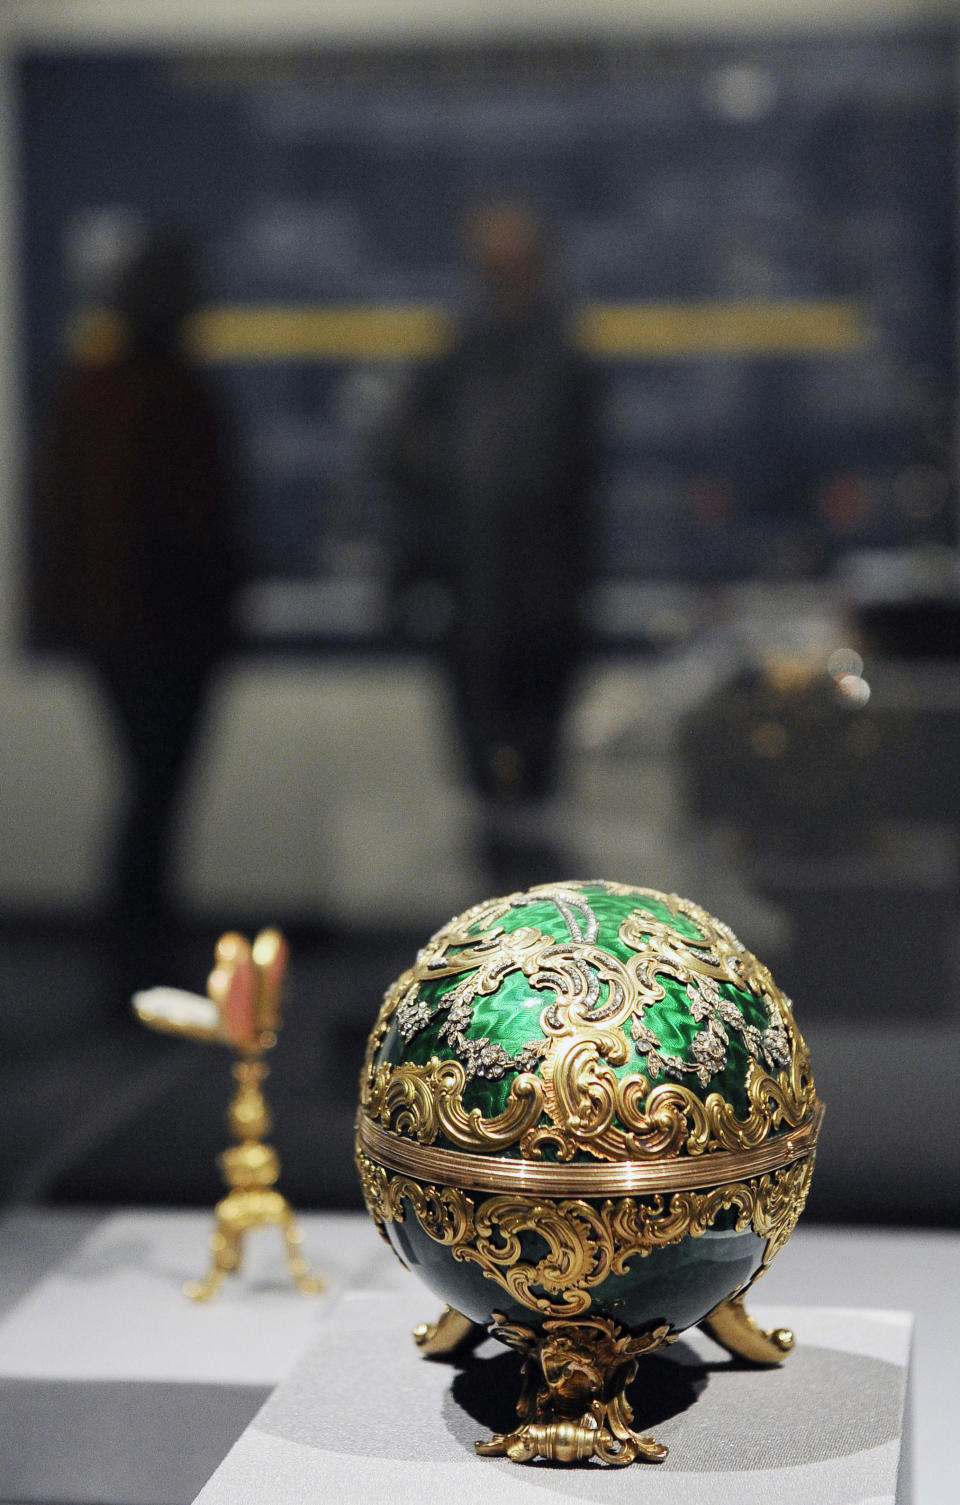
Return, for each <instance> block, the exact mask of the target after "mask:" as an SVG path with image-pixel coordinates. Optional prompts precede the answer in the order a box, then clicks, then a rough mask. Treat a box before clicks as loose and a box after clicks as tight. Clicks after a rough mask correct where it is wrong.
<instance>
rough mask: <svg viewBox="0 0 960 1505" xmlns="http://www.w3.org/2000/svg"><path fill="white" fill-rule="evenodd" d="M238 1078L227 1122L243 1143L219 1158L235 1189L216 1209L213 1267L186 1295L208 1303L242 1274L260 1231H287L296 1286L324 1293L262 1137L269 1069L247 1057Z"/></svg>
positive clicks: (266, 1129)
mask: <svg viewBox="0 0 960 1505" xmlns="http://www.w3.org/2000/svg"><path fill="white" fill-rule="evenodd" d="M233 1074H234V1077H235V1078H236V1082H237V1091H236V1093H235V1095H234V1098H233V1101H232V1102H231V1104H230V1108H229V1111H228V1114H227V1121H228V1123H229V1125H230V1128H231V1130H232V1131H233V1133H234V1135H235V1137H236V1138H237V1140H238V1141H239V1143H238V1144H235V1145H231V1147H230V1148H229V1149H228V1150H224V1152H223V1154H222V1155H221V1156H220V1169H221V1170H222V1172H223V1175H224V1179H225V1180H226V1183H227V1185H228V1186H229V1188H230V1190H229V1191H228V1193H227V1195H226V1196H225V1197H222V1198H221V1199H220V1201H219V1202H218V1203H217V1205H216V1208H215V1211H214V1218H215V1222H214V1227H213V1233H212V1234H211V1235H210V1252H211V1254H212V1256H213V1259H212V1262H211V1265H210V1269H209V1270H208V1271H207V1273H206V1275H205V1276H204V1277H203V1278H202V1280H191V1281H190V1282H189V1283H188V1284H187V1285H185V1286H184V1288H183V1289H184V1294H185V1295H186V1296H189V1297H190V1300H191V1301H209V1300H210V1298H211V1296H213V1295H215V1294H216V1292H217V1290H218V1289H219V1286H220V1284H221V1282H222V1281H223V1279H224V1277H225V1276H227V1275H232V1274H234V1272H235V1271H237V1270H239V1268H240V1264H241V1261H242V1259H243V1240H244V1238H245V1236H246V1235H247V1234H248V1233H251V1232H252V1231H253V1230H254V1229H256V1228H279V1229H280V1230H281V1231H282V1233H283V1239H284V1248H285V1250H286V1256H287V1265H288V1267H289V1270H290V1274H291V1276H292V1278H293V1283H294V1285H295V1286H296V1287H297V1290H299V1291H303V1292H304V1294H305V1295H312V1294H315V1293H316V1292H317V1291H322V1290H323V1288H324V1286H325V1285H326V1281H325V1280H324V1279H323V1278H322V1277H321V1276H319V1275H313V1274H312V1273H311V1270H310V1266H309V1264H308V1263H307V1261H306V1260H305V1259H304V1257H303V1253H302V1248H301V1246H302V1244H303V1234H302V1233H301V1231H300V1225H299V1223H298V1222H297V1220H296V1217H295V1216H294V1212H293V1208H292V1207H291V1206H290V1203H289V1202H288V1201H287V1199H286V1197H284V1196H282V1195H281V1193H280V1192H278V1191H277V1190H276V1188H275V1186H274V1183H275V1182H276V1180H277V1178H278V1176H279V1175H280V1160H279V1157H278V1155H277V1152H276V1150H274V1149H273V1147H272V1146H271V1145H269V1144H265V1143H264V1142H263V1139H262V1137H261V1136H262V1135H264V1134H266V1133H268V1132H269V1129H270V1114H269V1111H268V1109H267V1105H266V1102H265V1101H264V1097H263V1092H262V1090H261V1083H262V1082H263V1079H264V1077H265V1076H266V1075H267V1068H266V1066H265V1065H264V1064H263V1062H262V1061H261V1060H260V1058H259V1057H258V1056H247V1057H245V1058H244V1059H242V1060H239V1061H237V1062H236V1064H235V1065H234V1068H233Z"/></svg>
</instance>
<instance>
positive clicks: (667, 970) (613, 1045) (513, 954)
mask: <svg viewBox="0 0 960 1505" xmlns="http://www.w3.org/2000/svg"><path fill="white" fill-rule="evenodd" d="M603 887H604V888H605V890H606V891H607V892H609V893H615V894H621V895H625V896H629V897H630V898H631V899H635V900H636V907H635V908H634V909H633V910H632V911H631V912H630V913H629V914H628V915H627V916H626V917H625V918H624V919H623V920H622V921H621V924H620V927H619V935H620V940H621V941H622V942H623V944H624V946H625V947H627V948H628V949H629V951H630V953H631V954H630V956H629V959H628V960H626V961H623V960H620V959H619V958H618V957H617V956H614V955H613V954H611V953H610V952H609V951H608V950H605V949H604V948H602V947H600V946H598V945H596V944H595V941H596V933H597V923H598V922H597V919H596V915H595V914H594V912H593V910H592V908H591V906H590V904H589V903H588V902H587V900H586V898H585V897H584V895H583V894H582V893H580V892H579V891H578V890H577V889H576V887H575V886H573V885H561V886H559V887H558V886H556V885H552V886H551V885H544V886H542V887H541V888H535V889H531V890H530V891H529V892H528V893H527V894H522V895H512V896H510V897H508V898H506V899H498V900H491V901H489V902H487V903H485V904H482V905H477V906H475V908H474V909H472V910H468V911H467V912H466V913H465V914H464V915H462V916H460V917H459V918H458V919H456V920H453V921H451V922H450V924H449V925H447V926H446V927H444V928H443V929H442V930H440V931H438V932H437V934H436V935H435V936H433V937H432V939H431V940H430V941H429V942H428V943H427V945H426V946H425V947H424V948H423V950H422V951H421V952H420V953H419V955H418V957H417V960H416V962H415V964H414V966H413V967H412V968H410V969H409V970H408V971H407V972H405V973H404V974H403V975H402V976H401V977H400V978H398V980H397V982H396V983H395V984H394V985H393V987H392V988H390V989H389V990H388V992H387V994H386V997H385V998H384V1002H383V1006H382V1008H381V1010H380V1014H379V1017H378V1019H377V1023H376V1025H375V1026H374V1030H373V1033H372V1035H371V1037H370V1041H369V1044H368V1049H367V1057H366V1062H365V1066H364V1071H363V1075H362V1079H361V1106H362V1110H363V1111H364V1112H365V1113H366V1114H367V1115H368V1116H369V1117H370V1118H371V1119H373V1120H377V1121H379V1122H380V1123H381V1124H382V1125H383V1127H384V1128H386V1129H391V1130H393V1132H395V1133H397V1134H400V1135H403V1136H407V1137H411V1138H413V1139H416V1140H417V1141H418V1142H419V1143H420V1144H423V1145H429V1144H432V1143H434V1142H435V1141H436V1140H437V1138H438V1137H439V1136H440V1135H443V1136H445V1137H446V1139H447V1140H448V1141H449V1142H450V1143H451V1144H453V1145H455V1146H456V1147H457V1148H459V1149H468V1150H476V1151H479V1152H481V1153H483V1152H487V1153H491V1152H502V1151H504V1150H509V1149H514V1148H516V1149H517V1150H518V1151H519V1154H520V1156H521V1157H522V1158H525V1159H530V1160H543V1158H544V1156H545V1155H546V1157H547V1158H550V1159H556V1160H559V1161H569V1160H571V1159H572V1158H573V1157H574V1156H575V1155H577V1154H586V1155H589V1156H591V1157H593V1158H594V1159H597V1160H603V1161H620V1160H637V1161H640V1162H645V1161H648V1160H649V1159H650V1158H651V1157H665V1156H673V1155H679V1154H687V1155H693V1156H700V1155H704V1154H709V1153H710V1152H712V1151H716V1150H748V1149H753V1148H755V1147H756V1146H757V1145H759V1144H760V1143H761V1142H762V1141H763V1140H764V1139H766V1138H767V1136H769V1135H771V1134H773V1133H776V1132H777V1131H778V1130H781V1129H784V1128H786V1129H787V1130H789V1129H794V1128H797V1127H798V1126H799V1125H800V1124H802V1123H804V1122H807V1121H809V1120H810V1119H811V1117H812V1116H813V1115H814V1114H815V1112H816V1110H817V1106H818V1104H817V1097H816V1090H815V1087H814V1082H813V1077H812V1074H811V1070H810V1057H809V1053H808V1051H807V1047H806V1045H805V1043H804V1040H803V1037H802V1035H801V1034H800V1031H799V1030H798V1029H797V1026H796V1024H795V1022H794V1019H793V1015H792V1012H791V1009H790V1004H789V1000H788V999H787V998H786V997H785V995H784V994H783V993H781V992H780V990H779V989H778V988H777V986H776V984H775V983H774V981H773V979H772V977H771V975H770V973H769V971H768V970H767V968H766V967H764V966H763V965H762V963H760V962H759V961H758V960H757V959H756V957H754V956H753V955H752V953H751V952H749V951H748V950H747V949H746V947H745V946H743V945H742V944H741V942H740V941H739V940H738V939H737V937H736V936H735V935H734V934H733V932H732V931H731V930H730V929H729V928H728V927H727V926H725V925H723V924H722V923H721V922H720V921H719V920H716V919H714V918H713V916H711V915H709V914H708V913H707V912H706V911H705V910H703V909H701V908H700V907H699V906H698V905H695V904H692V903H691V902H690V901H688V900H684V899H679V898H677V896H676V895H667V896H665V895H662V894H657V893H656V892H655V891H654V890H650V889H635V888H628V887H626V886H624V885H619V884H613V883H608V884H605V885H603ZM539 899H550V900H551V901H552V902H553V903H554V905H555V906H556V907H557V909H558V910H559V912H560V913H561V914H562V915H563V917H564V920H565V922H566V924H567V927H568V929H569V931H570V937H571V938H570V939H569V940H565V941H558V940H556V939H555V938H554V937H552V936H550V935H547V934H544V933H543V932H541V931H539V930H538V929H536V928H535V927H533V926H521V927H518V928H517V929H515V930H513V931H511V932H506V931H504V929H503V927H502V926H500V925H499V924H498V923H497V922H498V921H499V920H500V919H502V917H503V915H504V914H505V913H506V912H507V911H508V910H509V909H511V907H522V906H523V905H524V904H531V903H535V902H537V901H538V900H539ZM650 901H656V902H657V904H659V905H661V906H663V905H666V906H667V909H668V912H669V913H670V915H671V920H664V919H662V918H660V917H659V916H658V915H657V914H656V913H654V911H653V910H652V909H651V908H649V907H648V904H649V903H650ZM679 921H684V922H686V928H683V927H682V926H681V925H680V924H679V923H677V922H679ZM513 971H519V972H522V973H523V975H524V976H525V977H526V979H527V980H528V982H529V984H530V986H531V987H532V988H534V989H536V990H537V991H539V992H542V993H543V994H544V995H545V1001H544V1005H543V1007H542V1009H541V1010H540V1013H539V1021H538V1022H539V1027H540V1030H541V1032H542V1039H540V1040H538V1041H535V1042H532V1043H531V1046H530V1047H529V1049H528V1050H527V1052H526V1054H524V1052H521V1053H520V1054H519V1055H518V1056H517V1057H515V1058H513V1059H512V1060H511V1058H509V1057H508V1056H506V1053H502V1059H499V1060H498V1061H497V1062H496V1064H495V1066H494V1067H493V1068H492V1069H487V1074H488V1075H497V1074H505V1072H506V1069H507V1067H509V1066H512V1067H513V1069H514V1070H515V1071H516V1075H515V1076H514V1078H513V1080H512V1081H511V1083H510V1086H509V1089H508V1092H507V1095H506V1103H505V1106H504V1108H503V1109H502V1111H501V1112H500V1113H498V1114H496V1115H493V1116H491V1117H489V1118H484V1116H483V1114H482V1112H481V1111H480V1109H479V1108H476V1107H474V1108H471V1109H467V1108H465V1107H464V1102H463V1098H464V1092H465V1090H466V1089H467V1088H468V1086H469V1083H470V1080H471V1071H472V1070H473V1066H472V1065H471V1057H470V1054H469V1052H470V1051H472V1052H473V1055H474V1056H476V1053H477V1051H478V1050H479V1048H480V1046H481V1045H482V1044H483V1043H484V1042H476V1041H474V1040H471V1039H468V1038H467V1037H466V1036H465V1035H464V1034H463V1033H462V1031H460V1030H459V1027H458V1026H457V1024H456V1020H457V1018H464V1017H467V1015H468V1014H469V1011H470V1010H471V1009H472V1006H473V1002H474V1000H475V999H478V998H480V997H483V996H489V995H491V994H493V993H495V992H496V991H497V989H498V988H499V987H500V985H501V983H502V982H503V980H504V978H505V977H506V976H507V974H508V973H510V972H513ZM438 978H456V979H459V980H458V981H456V982H455V984H454V986H453V988H452V989H451V990H450V991H449V992H448V993H446V994H445V995H444V996H443V999H442V1000H441V1001H439V1002H438V1003H437V1004H436V1005H435V1008H436V1010H437V1011H441V1010H442V1011H443V1012H444V1013H445V1019H446V1022H445V1023H443V1025H442V1027H441V1036H442V1037H443V1035H444V1031H446V1032H447V1033H446V1036H445V1038H446V1039H447V1040H448V1042H450V1043H451V1046H452V1049H453V1050H454V1051H455V1052H459V1054H460V1056H461V1059H456V1058H450V1059H440V1057H439V1056H433V1057H431V1059H430V1060H429V1061H428V1062H426V1064H422V1065H421V1064H414V1063H411V1062H403V1063H401V1064H399V1065H394V1064H391V1063H389V1062H379V1063H378V1056H379V1053H380V1050H381V1047H382V1045H383V1042H384V1040H385V1039H386V1037H387V1034H388V1032H389V1030H390V1028H391V1024H392V1023H393V1022H394V1020H396V1021H397V1022H398V1024H399V1025H400V1026H401V1027H403V1028H406V1029H408V1030H409V1031H410V1033H411V1034H412V1033H415V1032H416V1031H417V1029H419V1028H420V1027H422V1023H423V1021H424V1020H429V1019H430V1018H432V1017H434V1012H433V1006H431V1005H430V1004H428V1003H427V1002H426V1000H425V999H423V998H422V997H421V995H420V991H419V990H420V987H421V984H423V983H425V982H428V981H432V980H436V979H438ZM663 978H672V979H674V980H675V981H677V982H679V983H680V984H682V985H683V986H684V987H685V988H686V990H687V995H688V1005H689V1007H690V1009H691V1010H692V1011H693V1012H692V1017H694V1018H695V1019H696V1020H697V1021H699V1024H698V1035H697V1036H696V1037H695V1040H694V1047H693V1053H694V1055H696V1052H697V1051H698V1050H699V1057H698V1058H697V1059H696V1060H695V1061H694V1062H693V1063H692V1064H691V1063H687V1062H683V1061H680V1060H678V1059H676V1058H671V1057H664V1056H663V1055H662V1052H661V1051H660V1049H659V1043H658V1042H656V1037H655V1036H654V1035H653V1032H652V1031H651V1030H650V1029H649V1028H648V1026H647V1025H645V1024H644V1021H643V1014H644V1011H645V1009H646V1008H647V1007H648V1005H650V1004H651V1003H656V1002H658V1001H659V1000H660V999H662V998H663V997H664V995H665V987H664V983H663V981H662V979H663ZM720 984H726V985H729V986H730V987H732V988H735V989H739V990H740V991H741V992H743V991H746V992H749V993H751V994H752V995H753V996H754V997H755V998H756V999H757V1000H758V1001H759V1002H760V1003H761V1004H762V1007H763V1009H764V1011H765V1014H766V1017H767V1027H766V1030H765V1031H761V1030H760V1029H759V1028H758V1027H757V1026H755V1025H753V1024H748V1023H747V1022H746V1020H745V1019H744V1017H743V1015H742V1014H741V1013H740V1011H739V1010H738V1008H737V1006H736V1005H735V1004H734V1003H733V1002H732V1001H731V1000H730V999H729V998H728V997H726V996H725V995H721V994H720V992H719V991H718V990H719V985H720ZM458 1011H459V1014H458ZM731 1029H733V1030H734V1031H735V1032H739V1033H740V1035H741V1036H742V1038H743V1040H744V1043H745V1045H746V1046H747V1049H748V1056H749V1058H748V1061H747V1065H746V1070H745V1076H744V1080H743V1086H744V1090H745V1094H746V1099H747V1111H746V1113H745V1115H744V1116H743V1117H739V1116H738V1115H737V1113H736V1111H735V1109H734V1107H733V1105H732V1104H731V1103H730V1102H728V1101H727V1100H726V1099H725V1098H724V1097H723V1096H722V1094H721V1093H719V1092H717V1091H712V1092H708V1093H707V1094H706V1095H705V1096H704V1095H699V1094H698V1093H696V1092H695V1091H693V1090H692V1089H691V1088H690V1087H688V1086H687V1085H685V1083H684V1082H682V1081H680V1080H668V1081H662V1080H661V1081H659V1082H658V1083H657V1085H656V1086H654V1087H653V1088H652V1089H651V1087H650V1077H651V1076H657V1075H658V1074H660V1071H661V1069H663V1068H664V1067H666V1069H667V1070H668V1072H670V1071H672V1073H673V1075H674V1076H678V1077H679V1076H682V1075H683V1073H684V1072H688V1071H689V1072H694V1073H695V1074H697V1075H698V1076H699V1077H700V1080H701V1084H702V1085H704V1086H705V1085H706V1084H707V1082H708V1081H709V1078H710V1076H711V1075H713V1074H714V1073H715V1071H716V1069H717V1060H716V1059H715V1058H714V1054H713V1053H714V1052H719V1053H720V1057H721V1059H725V1056H724V1055H723V1053H724V1051H725V1042H726V1040H727V1038H728V1032H729V1030H731ZM651 1042H653V1043H651ZM487 1043H489V1042H487ZM491 1048H492V1049H494V1050H501V1051H502V1048H501V1047H499V1046H492V1047H491ZM635 1049H636V1051H637V1053H638V1054H641V1055H644V1053H645V1055H644V1064H645V1067H646V1069H645V1070H642V1071H637V1072H633V1073H630V1074H628V1075H626V1076H619V1075H618V1074H617V1070H618V1068H619V1069H622V1068H623V1067H624V1066H625V1065H626V1064H627V1062H628V1061H629V1060H630V1057H631V1054H632V1052H633V1051H634V1050H635ZM761 1057H762V1058H764V1059H765V1061H766V1064H762V1062H761V1059H760V1058H761ZM476 1069H477V1070H478V1071H480V1074H483V1071H482V1070H481V1068H480V1067H477V1068H476Z"/></svg>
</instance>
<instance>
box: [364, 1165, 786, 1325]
mask: <svg viewBox="0 0 960 1505" xmlns="http://www.w3.org/2000/svg"><path fill="white" fill-rule="evenodd" d="M357 1162H358V1166H359V1169H360V1179H361V1185H362V1187H363V1192H364V1197H365V1200H366V1204H367V1209H368V1211H369V1212H370V1214H371V1216H372V1217H373V1219H374V1221H375V1222H376V1223H377V1225H378V1227H379V1228H380V1231H381V1233H382V1232H383V1231H384V1225H385V1224H387V1223H390V1222H402V1221H403V1220H404V1218H405V1217H406V1216H407V1212H408V1210H409V1211H410V1212H412V1213H413V1216H414V1217H415V1218H416V1220H417V1222H418V1223H419V1224H420V1227H421V1228H422V1229H423V1231H424V1232H425V1233H426V1234H427V1235H428V1236H429V1237H430V1238H431V1239H434V1240H435V1241H436V1242H437V1243H441V1244H444V1245H445V1246H447V1247H448V1248H449V1249H450V1252H451V1254H452V1256H453V1258H454V1259H455V1260H458V1261H459V1262H461V1263H473V1264H476V1265H478V1266H479V1267H480V1269H481V1270H482V1271H483V1273H484V1275H485V1276H486V1277H487V1278H488V1279H489V1280H492V1281H494V1282H495V1283H496V1284H498V1285H499V1286H501V1287H502V1288H503V1289H504V1290H505V1291H508V1292H509V1293H510V1295H511V1296H512V1297H513V1298H514V1300H516V1301H517V1302H519V1303H520V1304H521V1305H522V1306H525V1307H528V1308H530V1309H531V1310H533V1311H536V1312H539V1313H540V1314H542V1315H545V1316H550V1317H558V1316H563V1317H576V1316H579V1315H580V1314H582V1313H583V1312H586V1311H588V1310H589V1309H590V1306H591V1304H592V1300H593V1294H592V1293H593V1292H594V1290H595V1289H596V1287H598V1286H600V1285H601V1284H602V1283H603V1281H604V1280H606V1278H607V1276H608V1275H611V1274H612V1275H623V1274H625V1273H626V1272H627V1268H628V1266H629V1264H630V1261H631V1260H633V1259H635V1258H644V1257H645V1256H646V1255H648V1254H650V1253H651V1251H652V1250H654V1249H662V1248H665V1247H667V1246H668V1245H670V1244H677V1243H679V1242H680V1241H681V1240H682V1239H684V1238H687V1237H690V1238H699V1237H701V1236H702V1235H703V1234H704V1233H705V1232H706V1231H707V1230H708V1229H709V1228H710V1227H711V1226H712V1224H713V1223H714V1222H715V1220H716V1218H717V1217H718V1215H719V1214H720V1213H721V1212H722V1211H724V1210H727V1209H733V1210H734V1212H735V1219H734V1228H735V1229H736V1231H737V1232H743V1231H744V1230H745V1229H747V1228H750V1229H752V1230H753V1232H754V1233H756V1234H757V1235H758V1237H760V1238H763V1239H765V1240H766V1246H765V1250H764V1255H763V1260H762V1266H761V1268H765V1267H766V1266H767V1265H768V1264H769V1263H770V1261H771V1260H772V1259H773V1257H774V1255H775V1254H776V1253H777V1251H778V1250H779V1249H780V1248H782V1247H783V1245H784V1244H785V1243H786V1241H787V1239H788V1238H789V1236H790V1233H791V1232H792V1230H793V1228H794V1226H795V1225H796V1222H797V1219H798V1218H799V1216H800V1213H801V1212H802V1210H803V1206H804V1203H805V1201H806V1197H807V1192H808V1189H809V1186H810V1176H811V1174H812V1170H813V1155H812V1154H810V1155H807V1156H805V1157H803V1158H802V1159H800V1160H797V1161H795V1162H794V1163H793V1164H791V1165H788V1166H786V1167H784V1168H783V1169H781V1170H775V1171H772V1172H770V1173H769V1174H768V1175H764V1176H757V1177H752V1178H750V1179H749V1180H743V1181H736V1182H731V1183H728V1184H727V1185H724V1186H715V1187H712V1188H711V1189H709V1190H707V1191H677V1192H673V1193H671V1194H668V1195H665V1196H661V1195H659V1194H657V1195H653V1196H649V1197H646V1198H643V1199H640V1198H634V1197H619V1198H616V1199H612V1198H606V1199H604V1200H603V1201H598V1202H588V1201H585V1200H583V1199H582V1198H579V1197H569V1198H551V1197H537V1196H530V1195H527V1194H524V1193H509V1194H501V1195H496V1196H490V1197H485V1198H483V1200H480V1201H478V1200H477V1199H475V1198H473V1197H471V1196H469V1195H468V1194H467V1193H466V1192H464V1191H462V1190H461V1189H460V1188H459V1187H448V1186H435V1185H429V1184H423V1183H421V1182H419V1181H417V1180H416V1179H415V1178H413V1177H410V1176H404V1175H393V1174H390V1173H388V1172H387V1171H386V1170H384V1168H383V1167H382V1166H379V1165H377V1164H376V1163H375V1162H374V1161H372V1160H371V1159H370V1158H369V1157H368V1156H367V1155H366V1154H365V1153H364V1152H363V1150H362V1149H360V1148H359V1147H358V1149H357ZM524 1234H534V1235H536V1236H537V1237H538V1238H539V1239H541V1240H542V1241H543V1243H544V1244H545V1245H546V1253H545V1254H543V1255H542V1256H541V1257H540V1258H539V1259H536V1260H534V1259H531V1258H530V1257H529V1252H528V1254H527V1257H526V1258H525V1257H524V1240H523V1237H522V1235H524ZM528 1248H529V1246H528Z"/></svg>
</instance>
